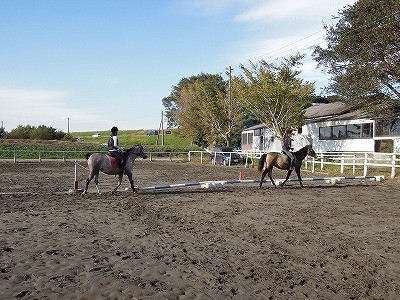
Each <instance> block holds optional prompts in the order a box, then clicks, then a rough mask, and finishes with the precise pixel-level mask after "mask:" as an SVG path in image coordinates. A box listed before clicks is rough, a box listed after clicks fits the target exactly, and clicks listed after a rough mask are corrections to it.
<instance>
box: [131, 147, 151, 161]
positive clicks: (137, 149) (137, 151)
mask: <svg viewBox="0 0 400 300" xmlns="http://www.w3.org/2000/svg"><path fill="white" fill-rule="evenodd" d="M126 154H127V155H129V154H136V155H137V156H140V157H141V158H143V159H146V158H147V154H146V153H144V149H143V146H142V145H136V146H134V147H132V148H129V149H128V150H127V151H126Z"/></svg>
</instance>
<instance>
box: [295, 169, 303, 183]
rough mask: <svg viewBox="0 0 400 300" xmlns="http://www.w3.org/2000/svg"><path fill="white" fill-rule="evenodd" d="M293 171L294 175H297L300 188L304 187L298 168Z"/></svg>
mask: <svg viewBox="0 0 400 300" xmlns="http://www.w3.org/2000/svg"><path fill="white" fill-rule="evenodd" d="M295 171H296V174H297V178H298V179H299V182H300V186H301V187H304V185H303V181H302V180H301V175H300V167H299V168H296V169H295Z"/></svg>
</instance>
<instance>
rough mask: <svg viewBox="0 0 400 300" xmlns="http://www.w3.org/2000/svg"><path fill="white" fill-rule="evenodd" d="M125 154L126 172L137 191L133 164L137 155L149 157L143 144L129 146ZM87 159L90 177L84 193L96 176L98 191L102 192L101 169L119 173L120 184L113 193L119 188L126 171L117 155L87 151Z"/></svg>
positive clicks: (113, 173)
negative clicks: (117, 159) (100, 183)
mask: <svg viewBox="0 0 400 300" xmlns="http://www.w3.org/2000/svg"><path fill="white" fill-rule="evenodd" d="M124 156H125V168H124V170H123V171H124V172H125V174H126V175H127V176H128V178H129V182H130V184H131V188H132V191H133V192H134V193H135V192H136V189H135V187H134V185H133V178H132V169H133V164H134V162H135V159H136V157H138V156H140V157H141V158H143V159H146V158H147V155H146V154H145V153H144V151H143V146H142V145H136V146H134V147H132V148H129V149H128V150H126V151H125V152H124ZM86 159H87V160H88V167H89V177H88V179H86V186H85V189H84V190H83V194H86V193H87V189H88V186H89V183H90V181H91V180H92V179H93V178H94V183H95V184H96V188H97V192H98V193H99V194H100V190H99V186H98V183H99V173H100V171H101V172H103V173H105V174H108V175H118V176H119V178H118V185H117V186H116V188H115V189H114V190H113V193H115V192H116V190H117V189H118V188H119V186H120V185H121V182H122V177H123V176H124V173H123V172H122V170H121V168H120V167H119V166H118V165H117V162H116V159H115V157H111V156H109V155H106V154H102V153H93V154H91V153H87V154H86Z"/></svg>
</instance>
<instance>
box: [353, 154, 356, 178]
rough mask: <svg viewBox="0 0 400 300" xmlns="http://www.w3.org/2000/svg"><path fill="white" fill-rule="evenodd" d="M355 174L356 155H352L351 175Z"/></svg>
mask: <svg viewBox="0 0 400 300" xmlns="http://www.w3.org/2000/svg"><path fill="white" fill-rule="evenodd" d="M355 174H356V155H355V154H354V155H353V175H355Z"/></svg>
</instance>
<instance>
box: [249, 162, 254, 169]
mask: <svg viewBox="0 0 400 300" xmlns="http://www.w3.org/2000/svg"><path fill="white" fill-rule="evenodd" d="M250 168H252V169H254V160H251V165H250Z"/></svg>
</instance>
